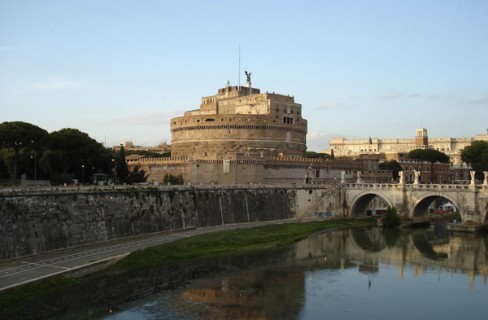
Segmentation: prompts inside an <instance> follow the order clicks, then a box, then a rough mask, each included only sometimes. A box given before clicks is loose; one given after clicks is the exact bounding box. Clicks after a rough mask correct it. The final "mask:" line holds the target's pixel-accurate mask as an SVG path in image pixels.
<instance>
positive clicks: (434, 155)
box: [407, 149, 450, 182]
mask: <svg viewBox="0 0 488 320" xmlns="http://www.w3.org/2000/svg"><path fill="white" fill-rule="evenodd" d="M407 158H408V159H411V160H417V161H423V162H429V163H430V181H431V182H432V181H434V163H436V162H440V163H449V160H450V159H449V156H448V155H447V154H445V153H443V152H440V151H437V150H434V149H415V150H412V151H410V152H409V153H408V154H407Z"/></svg>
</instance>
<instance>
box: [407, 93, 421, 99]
mask: <svg viewBox="0 0 488 320" xmlns="http://www.w3.org/2000/svg"><path fill="white" fill-rule="evenodd" d="M408 97H409V98H420V97H422V94H421V93H412V94H410V95H409V96H408Z"/></svg>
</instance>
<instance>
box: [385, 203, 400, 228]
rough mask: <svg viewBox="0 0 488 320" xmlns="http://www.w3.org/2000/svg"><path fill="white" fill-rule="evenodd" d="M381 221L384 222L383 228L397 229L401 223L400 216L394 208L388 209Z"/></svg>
mask: <svg viewBox="0 0 488 320" xmlns="http://www.w3.org/2000/svg"><path fill="white" fill-rule="evenodd" d="M381 221H382V222H383V228H396V227H398V226H399V225H400V223H401V220H400V216H399V215H398V214H397V212H396V209H395V208H393V207H388V208H387V209H386V211H385V214H384V215H383V217H381Z"/></svg>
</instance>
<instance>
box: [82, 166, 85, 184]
mask: <svg viewBox="0 0 488 320" xmlns="http://www.w3.org/2000/svg"><path fill="white" fill-rule="evenodd" d="M84 180H85V165H84V164H82V165H81V184H83V182H84Z"/></svg>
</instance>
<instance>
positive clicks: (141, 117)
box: [87, 110, 182, 128]
mask: <svg viewBox="0 0 488 320" xmlns="http://www.w3.org/2000/svg"><path fill="white" fill-rule="evenodd" d="M181 114H182V112H181V111H179V110H164V111H145V112H138V113H131V114H125V115H117V116H114V115H111V114H110V115H104V116H101V115H100V114H97V115H96V116H93V115H90V116H89V117H88V118H87V120H89V121H97V122H98V123H100V124H101V125H107V126H116V127H123V128H134V127H145V126H159V127H161V128H163V127H165V126H169V124H170V123H169V122H170V119H171V118H174V117H177V116H181Z"/></svg>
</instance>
